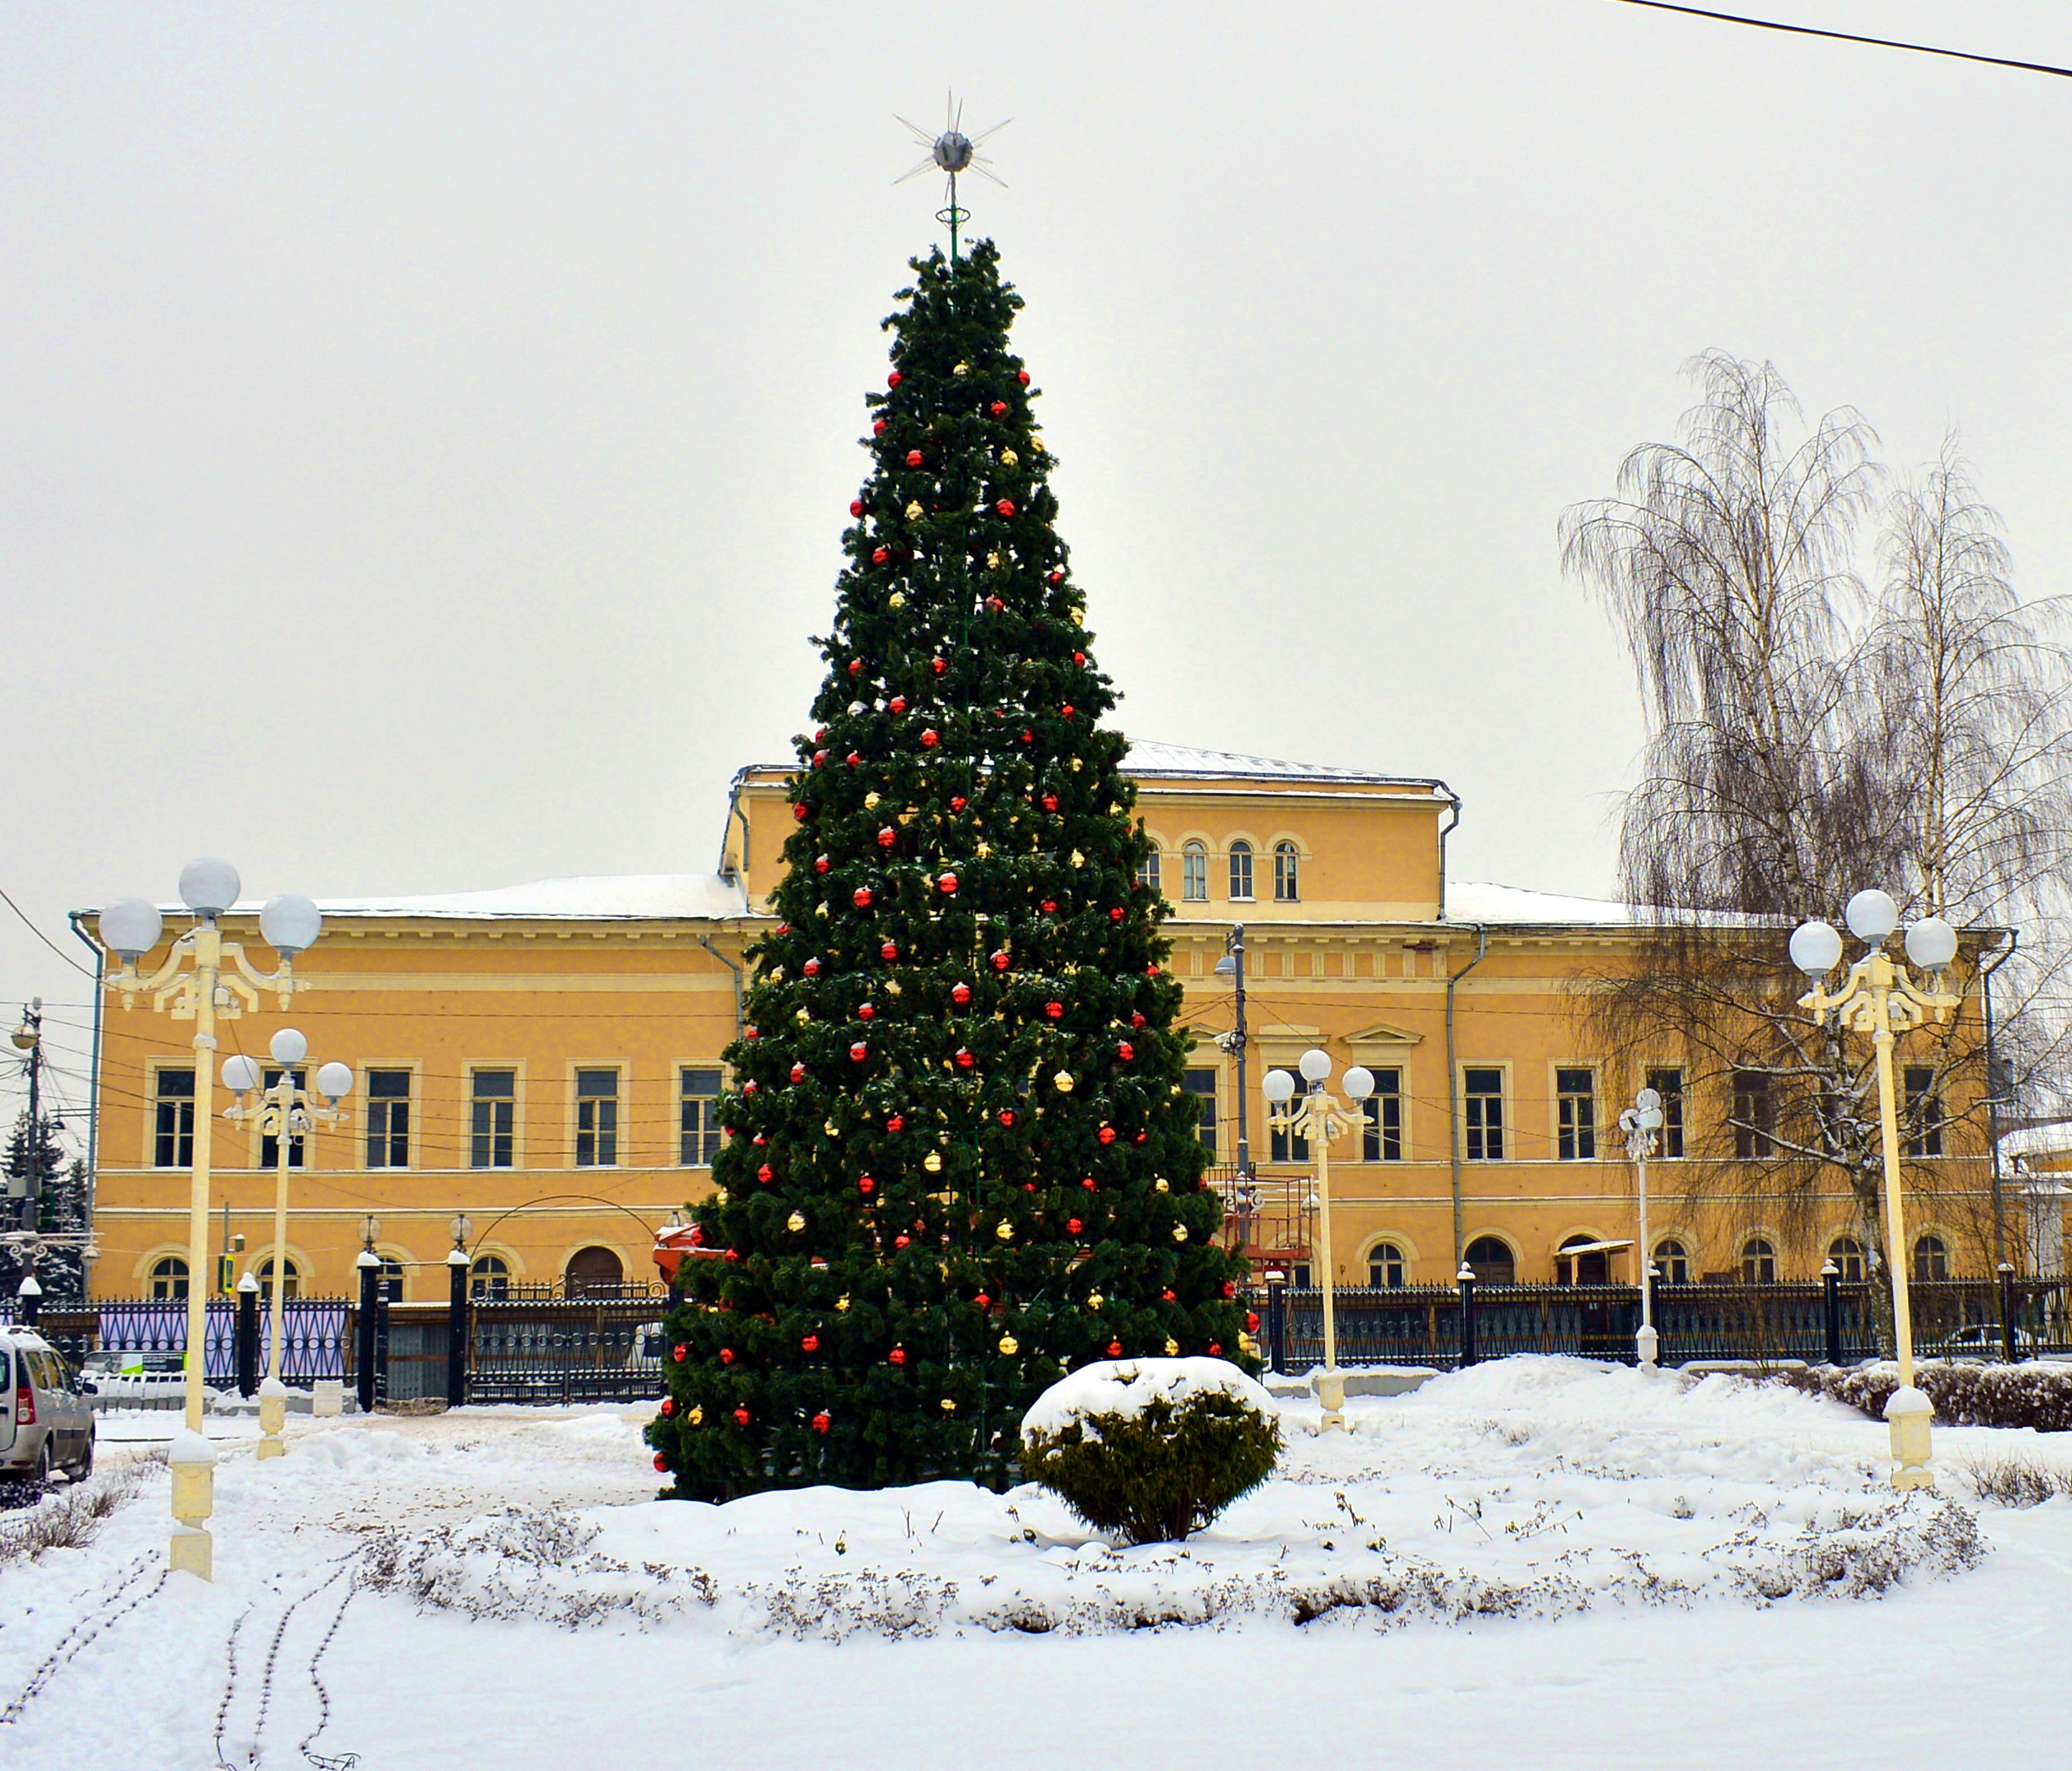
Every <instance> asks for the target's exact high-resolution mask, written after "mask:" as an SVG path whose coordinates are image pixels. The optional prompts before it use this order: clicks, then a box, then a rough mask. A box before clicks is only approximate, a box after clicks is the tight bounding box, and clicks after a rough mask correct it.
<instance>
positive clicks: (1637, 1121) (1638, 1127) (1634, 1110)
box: [1619, 1088, 1662, 1371]
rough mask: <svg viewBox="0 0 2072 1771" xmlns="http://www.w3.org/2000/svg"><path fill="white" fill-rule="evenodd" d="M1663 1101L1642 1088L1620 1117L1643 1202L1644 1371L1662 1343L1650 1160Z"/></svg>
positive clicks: (1640, 1344) (1639, 1339) (1637, 1341)
mask: <svg viewBox="0 0 2072 1771" xmlns="http://www.w3.org/2000/svg"><path fill="white" fill-rule="evenodd" d="M1619 1129H1620V1131H1622V1132H1624V1133H1626V1155H1627V1156H1628V1157H1630V1158H1631V1161H1632V1163H1633V1174H1634V1180H1635V1186H1636V1189H1637V1196H1638V1199H1639V1202H1640V1210H1639V1214H1638V1216H1639V1220H1640V1241H1639V1245H1638V1249H1639V1252H1638V1257H1637V1259H1636V1260H1635V1262H1634V1266H1635V1267H1636V1268H1637V1270H1638V1272H1639V1274H1640V1332H1639V1333H1638V1334H1637V1335H1634V1337H1633V1343H1634V1347H1635V1350H1636V1351H1637V1353H1638V1354H1639V1357H1640V1363H1641V1368H1642V1369H1643V1370H1646V1371H1652V1370H1654V1363H1655V1354H1656V1352H1658V1351H1659V1348H1660V1346H1661V1342H1660V1341H1659V1338H1658V1337H1657V1335H1656V1334H1655V1331H1654V1245H1653V1244H1652V1242H1651V1241H1650V1240H1649V1235H1648V1157H1650V1156H1652V1155H1654V1140H1655V1134H1656V1133H1658V1132H1659V1131H1660V1130H1661V1129H1662V1097H1661V1095H1660V1094H1659V1092H1657V1091H1656V1090H1654V1089H1653V1088H1643V1089H1642V1090H1641V1092H1640V1093H1639V1094H1637V1095H1635V1096H1634V1097H1633V1105H1631V1106H1630V1107H1628V1108H1627V1109H1626V1111H1625V1112H1623V1113H1621V1114H1620V1116H1619Z"/></svg>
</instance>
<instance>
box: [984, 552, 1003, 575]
mask: <svg viewBox="0 0 2072 1771" xmlns="http://www.w3.org/2000/svg"><path fill="white" fill-rule="evenodd" d="M985 570H986V571H989V572H997V571H999V570H1000V556H999V554H987V555H986V556H985Z"/></svg>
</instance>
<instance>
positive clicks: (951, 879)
mask: <svg viewBox="0 0 2072 1771" xmlns="http://www.w3.org/2000/svg"><path fill="white" fill-rule="evenodd" d="M935 889H936V890H937V891H940V892H941V894H942V895H943V896H944V897H956V896H957V875H956V874H944V875H943V876H942V877H941V879H940V880H936V881H935Z"/></svg>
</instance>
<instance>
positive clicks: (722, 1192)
mask: <svg viewBox="0 0 2072 1771" xmlns="http://www.w3.org/2000/svg"><path fill="white" fill-rule="evenodd" d="M712 1197H713V1200H714V1201H715V1202H716V1204H719V1205H722V1206H723V1205H725V1204H726V1203H727V1189H725V1188H724V1187H721V1188H717V1189H715V1190H714V1192H713V1195H712Z"/></svg>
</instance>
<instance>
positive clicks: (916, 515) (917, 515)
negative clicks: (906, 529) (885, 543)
mask: <svg viewBox="0 0 2072 1771" xmlns="http://www.w3.org/2000/svg"><path fill="white" fill-rule="evenodd" d="M920 520H921V502H920V500H919V499H918V498H917V499H915V500H914V502H913V503H911V504H909V505H908V506H907V521H908V522H910V523H917V522H918V521H920Z"/></svg>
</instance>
